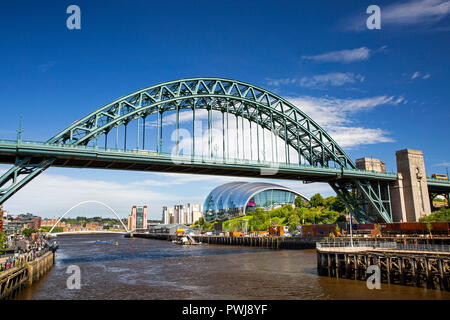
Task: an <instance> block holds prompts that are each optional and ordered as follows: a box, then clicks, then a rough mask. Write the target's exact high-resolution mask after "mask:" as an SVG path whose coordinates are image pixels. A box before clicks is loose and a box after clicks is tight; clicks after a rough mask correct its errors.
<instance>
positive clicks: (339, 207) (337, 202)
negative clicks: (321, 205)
mask: <svg viewBox="0 0 450 320" xmlns="http://www.w3.org/2000/svg"><path fill="white" fill-rule="evenodd" d="M333 198H334V200H333V201H332V202H331V206H330V209H331V210H333V211H337V212H340V213H343V212H346V211H347V207H346V206H345V204H344V202H343V201H342V200H341V198H339V197H333Z"/></svg>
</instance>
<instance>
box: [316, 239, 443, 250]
mask: <svg viewBox="0 0 450 320" xmlns="http://www.w3.org/2000/svg"><path fill="white" fill-rule="evenodd" d="M351 247H352V245H351V243H350V242H317V243H316V248H318V249H320V248H337V249H343V248H351ZM353 248H368V249H377V248H385V249H396V250H406V251H429V252H450V245H447V244H440V245H439V244H404V243H397V242H373V241H353Z"/></svg>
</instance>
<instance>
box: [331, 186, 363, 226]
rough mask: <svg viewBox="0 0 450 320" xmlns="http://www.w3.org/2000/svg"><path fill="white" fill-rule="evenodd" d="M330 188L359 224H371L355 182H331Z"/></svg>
mask: <svg viewBox="0 0 450 320" xmlns="http://www.w3.org/2000/svg"><path fill="white" fill-rule="evenodd" d="M330 186H331V188H332V189H333V190H334V192H336V194H337V195H338V197H339V198H340V199H341V200H342V201H343V202H344V204H345V206H346V207H347V209H348V210H349V211H350V212H351V213H352V215H353V216H354V217H355V218H356V220H357V221H358V222H359V223H368V222H369V220H368V217H367V214H366V212H364V210H362V203H361V202H360V200H361V199H360V197H359V196H358V192H357V188H356V185H355V183H354V182H330Z"/></svg>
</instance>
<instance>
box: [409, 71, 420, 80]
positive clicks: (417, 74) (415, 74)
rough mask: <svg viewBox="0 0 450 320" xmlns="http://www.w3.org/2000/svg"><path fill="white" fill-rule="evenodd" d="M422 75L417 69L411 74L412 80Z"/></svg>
mask: <svg viewBox="0 0 450 320" xmlns="http://www.w3.org/2000/svg"><path fill="white" fill-rule="evenodd" d="M419 76H420V72H419V71H416V72H414V73H413V75H412V76H411V80H414V79H415V78H418V77H419Z"/></svg>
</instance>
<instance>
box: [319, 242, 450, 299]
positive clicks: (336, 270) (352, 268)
mask: <svg viewBox="0 0 450 320" xmlns="http://www.w3.org/2000/svg"><path fill="white" fill-rule="evenodd" d="M370 266H377V267H378V270H379V274H380V278H379V279H380V283H386V284H399V285H406V286H415V287H423V288H427V289H440V290H446V291H449V287H450V252H437V251H436V252H434V251H420V250H398V249H389V248H368V247H366V248H365V247H353V248H348V247H347V248H342V247H341V248H339V247H328V248H317V272H318V274H319V275H321V276H329V277H336V278H345V279H352V280H363V281H366V280H367V279H368V277H370V276H371V275H372V274H373V272H374V271H373V270H371V271H370V273H368V268H369V267H370Z"/></svg>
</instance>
